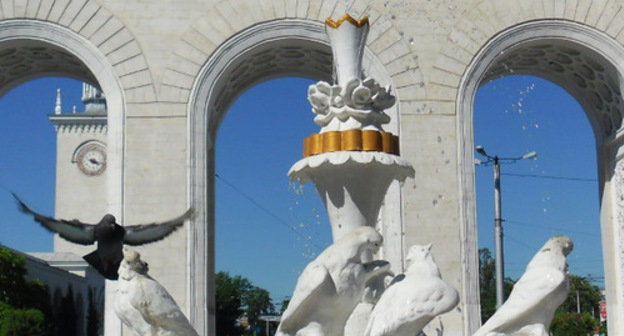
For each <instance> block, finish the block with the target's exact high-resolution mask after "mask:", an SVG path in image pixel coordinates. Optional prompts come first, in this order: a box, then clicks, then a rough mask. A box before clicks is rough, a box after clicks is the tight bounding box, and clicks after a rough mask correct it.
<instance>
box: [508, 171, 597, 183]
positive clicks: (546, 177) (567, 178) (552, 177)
mask: <svg viewBox="0 0 624 336" xmlns="http://www.w3.org/2000/svg"><path fill="white" fill-rule="evenodd" d="M501 175H505V176H513V177H530V178H541V179H549V180H564V181H575V182H598V180H597V179H592V178H586V177H568V176H556V175H538V174H515V173H501Z"/></svg>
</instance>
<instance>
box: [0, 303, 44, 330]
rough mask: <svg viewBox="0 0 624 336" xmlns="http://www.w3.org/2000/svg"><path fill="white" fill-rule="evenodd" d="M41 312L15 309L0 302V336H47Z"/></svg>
mask: <svg viewBox="0 0 624 336" xmlns="http://www.w3.org/2000/svg"><path fill="white" fill-rule="evenodd" d="M48 335H49V329H48V324H47V323H46V319H45V316H44V315H43V312H42V311H40V310H37V309H15V308H13V307H12V306H10V305H9V304H7V303H4V302H0V336H48Z"/></svg>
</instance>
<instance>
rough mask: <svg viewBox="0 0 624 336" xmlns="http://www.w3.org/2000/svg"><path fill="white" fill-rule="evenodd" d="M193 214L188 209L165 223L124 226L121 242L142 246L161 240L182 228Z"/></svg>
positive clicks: (191, 210)
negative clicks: (124, 230)
mask: <svg viewBox="0 0 624 336" xmlns="http://www.w3.org/2000/svg"><path fill="white" fill-rule="evenodd" d="M193 212H194V211H193V208H190V209H188V210H186V212H185V213H184V214H182V216H179V217H176V218H174V219H171V220H168V221H166V222H162V223H152V224H142V225H130V226H125V227H124V228H125V229H126V235H125V236H124V239H123V242H124V244H127V245H143V244H147V243H152V242H155V241H158V240H161V239H163V238H165V237H167V236H168V235H169V234H171V233H172V232H173V231H175V230H177V229H178V228H179V227H180V226H182V224H184V221H185V220H187V219H189V218H191V216H192V215H193Z"/></svg>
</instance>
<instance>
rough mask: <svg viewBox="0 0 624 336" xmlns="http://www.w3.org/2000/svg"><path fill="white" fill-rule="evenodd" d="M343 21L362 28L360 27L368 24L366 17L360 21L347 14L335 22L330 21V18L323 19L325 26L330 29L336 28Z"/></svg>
mask: <svg viewBox="0 0 624 336" xmlns="http://www.w3.org/2000/svg"><path fill="white" fill-rule="evenodd" d="M345 21H348V22H349V23H351V24H352V25H354V26H356V27H362V26H364V25H367V24H368V16H365V17H363V18H361V19H360V20H358V19H356V18H354V17H353V16H351V15H349V14H345V15H343V16H342V17H341V18H340V19H338V20H337V21H334V20H332V18H331V17H328V18H327V19H325V24H326V25H328V26H330V27H332V28H338V27H340V25H341V24H343V23H344V22H345Z"/></svg>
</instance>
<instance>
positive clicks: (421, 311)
mask: <svg viewBox="0 0 624 336" xmlns="http://www.w3.org/2000/svg"><path fill="white" fill-rule="evenodd" d="M458 301H459V296H458V294H457V291H455V290H454V289H453V288H451V287H450V286H448V285H447V284H446V283H444V282H443V281H441V280H439V279H434V278H431V279H430V281H416V282H415V283H414V282H413V280H412V281H410V279H409V278H408V279H405V281H399V282H397V283H395V284H394V285H392V286H390V287H388V289H387V290H386V292H385V293H384V294H383V295H382V297H381V299H380V300H379V302H378V303H377V306H376V307H375V309H374V310H373V312H372V314H371V318H370V320H369V323H368V328H367V332H366V333H365V335H367V336H368V335H370V336H388V335H403V334H407V333H410V332H409V331H411V333H417V332H419V331H420V330H422V328H423V327H424V326H425V325H427V323H429V321H431V320H432V319H433V318H434V317H435V316H437V315H440V314H443V313H445V312H447V311H449V310H450V309H452V308H453V307H455V305H457V302H458Z"/></svg>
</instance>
